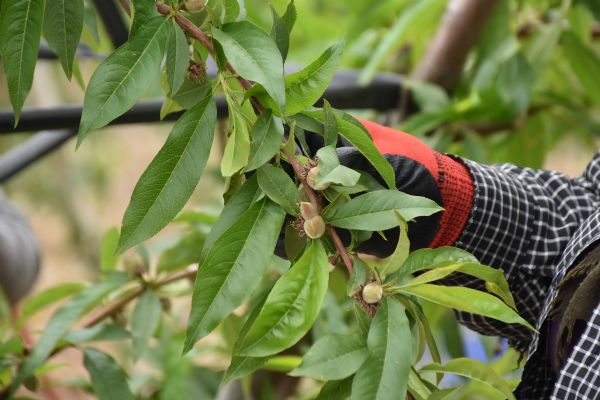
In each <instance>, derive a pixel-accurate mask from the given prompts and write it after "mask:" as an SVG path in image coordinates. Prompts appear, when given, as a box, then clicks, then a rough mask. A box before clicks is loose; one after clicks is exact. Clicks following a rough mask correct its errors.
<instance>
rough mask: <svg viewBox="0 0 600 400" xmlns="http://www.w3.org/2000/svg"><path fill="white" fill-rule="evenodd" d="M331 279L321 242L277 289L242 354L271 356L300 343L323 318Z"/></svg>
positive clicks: (243, 344) (298, 262) (268, 301)
mask: <svg viewBox="0 0 600 400" xmlns="http://www.w3.org/2000/svg"><path fill="white" fill-rule="evenodd" d="M328 278H329V272H328V260H327V254H326V253H325V249H324V248H323V245H322V244H321V242H320V241H318V240H316V241H313V242H312V243H311V244H310V246H309V247H308V248H307V249H306V250H305V252H304V254H302V256H301V257H300V258H299V259H298V261H297V262H296V263H295V264H294V265H293V266H292V268H290V270H289V271H287V272H286V273H285V274H283V275H282V276H281V278H279V280H278V281H277V282H276V283H275V286H273V289H272V290H271V292H270V293H269V296H268V297H267V300H266V302H265V305H264V307H263V308H262V310H261V312H260V314H259V315H258V317H257V319H256V321H255V322H254V324H252V327H251V328H250V330H249V331H248V333H247V334H246V337H245V338H244V340H243V341H242V342H241V343H240V346H239V348H238V349H237V352H238V354H241V355H248V356H253V357H263V356H268V355H271V354H275V353H278V352H280V351H282V350H285V349H287V348H288V347H290V346H292V345H293V344H295V343H296V342H297V341H298V340H300V339H301V338H302V336H304V335H305V334H306V332H308V330H309V329H310V328H311V326H312V324H313V323H314V321H315V319H316V318H317V316H318V314H319V311H320V309H321V304H322V303H323V299H324V298H325V293H326V291H327V281H328Z"/></svg>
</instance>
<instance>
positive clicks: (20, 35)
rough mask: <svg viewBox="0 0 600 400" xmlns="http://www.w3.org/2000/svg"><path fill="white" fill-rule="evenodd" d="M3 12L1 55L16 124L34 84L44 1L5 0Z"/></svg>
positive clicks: (0, 34)
mask: <svg viewBox="0 0 600 400" xmlns="http://www.w3.org/2000/svg"><path fill="white" fill-rule="evenodd" d="M2 13H3V14H4V15H2V16H1V22H2V26H0V29H1V30H2V32H0V38H2V43H1V44H0V46H2V51H0V54H2V62H3V65H4V73H5V74H6V82H7V83H8V94H9V96H10V102H11V104H12V107H13V110H14V112H15V125H17V124H18V123H19V117H20V115H21V108H22V107H23V103H24V102H25V98H26V97H27V95H28V94H29V91H30V90H31V85H32V83H33V72H34V70H35V64H36V62H37V57H38V50H39V48H40V35H41V33H42V18H43V15H44V0H4V2H3V4H2Z"/></svg>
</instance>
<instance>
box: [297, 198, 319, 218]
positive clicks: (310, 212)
mask: <svg viewBox="0 0 600 400" xmlns="http://www.w3.org/2000/svg"><path fill="white" fill-rule="evenodd" d="M300 215H302V218H304V219H305V220H309V219H311V218H314V217H316V216H317V215H319V212H318V211H317V207H315V206H314V204H313V203H311V202H308V201H301V202H300Z"/></svg>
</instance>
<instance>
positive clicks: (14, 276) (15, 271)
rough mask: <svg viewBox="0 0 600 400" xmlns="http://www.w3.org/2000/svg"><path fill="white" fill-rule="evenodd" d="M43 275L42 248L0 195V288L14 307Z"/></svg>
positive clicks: (20, 216) (22, 219)
mask: <svg viewBox="0 0 600 400" xmlns="http://www.w3.org/2000/svg"><path fill="white" fill-rule="evenodd" d="M38 272H39V247H38V243H37V241H36V240H35V237H34V234H33V232H32V230H31V227H30V225H29V223H28V222H27V219H26V218H25V216H23V214H22V213H21V212H20V211H19V210H17V209H16V208H15V207H14V206H13V205H11V204H10V203H8V201H7V200H6V198H5V197H4V196H3V195H2V194H1V193H0V288H2V290H3V291H4V294H5V295H6V297H7V299H8V300H9V302H10V303H11V304H15V303H17V301H19V300H20V299H21V298H22V297H23V296H25V294H27V292H28V291H29V290H30V289H31V287H32V286H33V284H34V283H35V280H36V278H37V275H38Z"/></svg>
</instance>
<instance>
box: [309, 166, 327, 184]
mask: <svg viewBox="0 0 600 400" xmlns="http://www.w3.org/2000/svg"><path fill="white" fill-rule="evenodd" d="M318 175H319V166H316V167H313V168H311V169H309V170H308V173H307V174H306V183H308V186H310V187H311V188H313V189H314V190H325V189H327V188H328V187H329V185H330V184H329V183H325V184H321V185H317V176H318Z"/></svg>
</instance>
